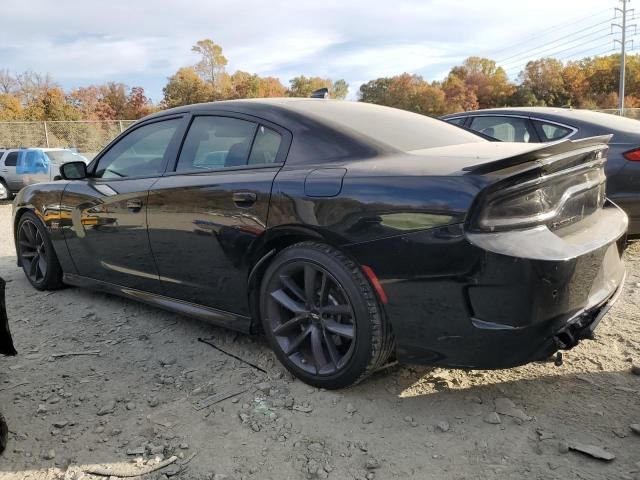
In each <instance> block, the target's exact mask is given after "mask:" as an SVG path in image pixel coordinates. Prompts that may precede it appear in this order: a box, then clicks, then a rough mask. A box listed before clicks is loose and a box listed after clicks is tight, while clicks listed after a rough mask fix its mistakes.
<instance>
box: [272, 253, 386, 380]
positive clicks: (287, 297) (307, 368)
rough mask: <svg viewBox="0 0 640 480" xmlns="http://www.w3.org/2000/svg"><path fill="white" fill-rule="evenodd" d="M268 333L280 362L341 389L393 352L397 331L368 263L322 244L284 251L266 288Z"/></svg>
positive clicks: (303, 375) (302, 375) (301, 375)
mask: <svg viewBox="0 0 640 480" xmlns="http://www.w3.org/2000/svg"><path fill="white" fill-rule="evenodd" d="M261 313H262V321H263V327H264V330H265V333H266V335H267V337H268V339H269V342H270V344H271V347H272V348H273V350H274V351H275V353H276V355H277V356H278V358H279V359H280V361H281V362H282V363H283V364H284V365H285V367H287V369H289V370H290V371H291V372H292V373H293V374H294V375H296V376H297V377H299V378H300V379H302V380H303V381H305V382H307V383H309V384H311V385H314V386H317V387H323V388H341V387H345V386H347V385H350V384H353V383H355V382H357V381H359V380H361V379H362V378H365V377H366V376H367V375H369V374H370V373H372V372H373V371H375V369H376V368H377V367H379V366H381V365H382V364H383V363H384V361H386V359H387V358H388V355H389V352H390V348H389V347H390V342H391V334H390V332H389V331H388V329H387V328H386V326H385V322H384V319H383V313H382V311H381V309H380V307H379V305H378V302H377V299H376V297H375V294H374V292H373V290H372V288H371V285H370V284H369V282H368V280H367V279H366V278H365V276H364V275H363V274H362V271H361V270H360V268H359V267H358V266H357V265H355V263H353V262H352V261H351V260H349V259H347V258H346V257H345V256H344V255H343V254H341V253H340V252H339V251H337V250H335V249H333V248H331V247H329V246H327V245H324V244H321V243H315V242H304V243H301V244H297V245H294V246H292V247H289V248H287V249H285V250H283V251H282V252H281V253H280V254H279V255H278V256H277V257H276V259H275V260H274V261H273V262H272V264H271V265H270V266H269V268H268V269H267V271H266V272H265V276H264V278H263V282H262V289H261Z"/></svg>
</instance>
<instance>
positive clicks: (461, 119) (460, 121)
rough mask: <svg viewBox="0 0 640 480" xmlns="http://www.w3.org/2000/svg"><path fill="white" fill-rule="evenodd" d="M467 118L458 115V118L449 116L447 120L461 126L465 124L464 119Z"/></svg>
mask: <svg viewBox="0 0 640 480" xmlns="http://www.w3.org/2000/svg"><path fill="white" fill-rule="evenodd" d="M465 120H466V119H465V118H464V117H458V118H447V120H446V121H447V122H449V123H452V124H453V125H458V126H459V127H460V126H462V125H463V124H464V121H465Z"/></svg>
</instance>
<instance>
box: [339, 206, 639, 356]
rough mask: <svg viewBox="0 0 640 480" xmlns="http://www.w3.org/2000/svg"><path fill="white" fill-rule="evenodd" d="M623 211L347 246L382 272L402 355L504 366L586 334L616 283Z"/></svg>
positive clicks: (611, 297) (614, 291) (569, 344)
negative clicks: (487, 233)
mask: <svg viewBox="0 0 640 480" xmlns="http://www.w3.org/2000/svg"><path fill="white" fill-rule="evenodd" d="M626 226H627V218H626V216H625V214H624V213H623V212H622V211H621V210H620V209H618V208H617V207H615V206H613V205H609V206H608V208H606V209H605V210H604V212H603V214H602V215H601V216H598V217H596V218H594V222H593V224H586V225H584V224H583V225H581V226H580V228H579V229H578V228H575V227H574V230H573V231H570V230H566V231H564V232H560V233H559V232H554V233H551V232H549V231H548V230H547V233H548V234H549V235H547V236H544V235H541V232H526V231H521V232H519V236H518V235H516V236H511V237H508V238H507V239H506V241H503V240H505V239H497V238H495V239H493V240H495V241H493V240H492V239H491V238H488V237H483V238H478V237H475V238H474V237H473V236H472V235H468V234H465V233H464V231H463V229H462V226H461V225H454V226H449V227H444V228H440V229H433V230H429V231H423V232H416V233H411V234H407V235H404V236H402V237H396V238H392V239H385V240H381V241H378V242H372V243H371V244H364V245H363V244H361V245H357V246H353V247H351V253H352V255H354V256H355V257H356V259H357V260H358V261H359V262H360V263H361V264H364V265H368V266H370V267H371V268H372V269H373V270H374V272H375V273H376V275H377V276H378V278H379V280H380V282H381V284H382V286H383V288H384V290H385V292H386V295H387V297H388V299H389V301H388V304H387V305H386V306H385V309H386V313H387V317H388V318H389V321H390V323H391V326H392V329H393V331H394V335H395V337H396V343H397V352H396V353H397V357H398V360H399V361H402V362H406V363H417V364H429V365H443V366H451V367H465V368H507V367H512V366H516V365H521V364H524V363H527V362H530V361H534V360H540V359H543V358H546V357H548V356H549V355H550V354H551V353H553V352H555V351H556V350H558V349H563V348H564V349H566V348H571V347H573V346H574V345H575V344H576V343H577V341H579V340H581V339H583V338H588V337H589V336H590V335H591V333H592V331H593V329H594V328H595V327H596V325H597V324H598V322H599V321H600V319H601V318H602V317H603V316H604V314H605V313H606V311H607V310H608V309H609V308H610V306H611V305H612V304H613V302H614V301H615V299H616V298H617V294H618V293H619V292H620V290H621V288H622V284H623V281H624V276H625V271H624V265H623V263H622V261H621V255H622V252H623V250H624V247H625V245H626V233H625V232H626Z"/></svg>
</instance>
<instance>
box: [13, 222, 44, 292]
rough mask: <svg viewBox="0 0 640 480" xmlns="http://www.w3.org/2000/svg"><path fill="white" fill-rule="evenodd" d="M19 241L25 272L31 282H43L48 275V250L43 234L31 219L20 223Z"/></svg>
mask: <svg viewBox="0 0 640 480" xmlns="http://www.w3.org/2000/svg"><path fill="white" fill-rule="evenodd" d="M18 242H19V244H20V260H21V261H22V267H23V268H24V273H25V274H26V275H27V278H29V280H31V283H38V282H42V280H43V279H44V278H45V277H46V276H47V269H48V261H47V251H46V247H45V243H44V237H43V235H42V234H41V233H40V231H39V230H38V228H37V227H36V225H35V224H34V223H33V222H32V221H31V220H25V221H24V222H22V223H21V224H20V231H19V232H18Z"/></svg>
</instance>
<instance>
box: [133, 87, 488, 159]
mask: <svg viewBox="0 0 640 480" xmlns="http://www.w3.org/2000/svg"><path fill="white" fill-rule="evenodd" d="M200 112H201V113H203V114H204V113H214V114H215V113H224V112H228V113H234V114H244V115H249V116H253V117H257V118H258V119H261V120H264V121H265V123H268V122H271V123H273V124H275V125H278V126H280V127H283V128H285V129H287V130H289V131H290V132H291V133H292V134H293V136H294V140H293V142H292V147H291V150H290V153H295V154H294V155H291V154H290V155H289V158H290V159H293V160H294V161H295V162H296V163H309V162H313V161H316V160H317V159H320V158H321V159H322V161H323V162H326V161H329V160H330V159H335V160H339V159H345V158H351V159H355V158H367V157H371V156H373V155H376V154H379V153H381V152H395V151H410V150H416V149H422V148H427V147H428V146H433V147H436V146H443V145H446V144H447V143H448V144H459V143H473V142H477V141H485V140H484V139H482V138H480V137H478V136H477V135H475V134H474V133H470V132H466V131H463V130H461V129H459V128H458V127H455V126H453V125H450V124H448V123H446V122H444V121H442V120H439V119H437V118H433V117H428V116H425V115H420V114H417V113H413V112H409V111H406V110H401V109H397V108H391V107H386V106H382V105H374V104H371V103H364V102H355V101H346V100H332V99H317V98H291V97H277V98H258V99H248V100H224V101H220V102H211V103H201V104H194V105H185V106H183V107H176V108H172V109H169V110H164V111H162V112H158V113H156V114H153V115H150V116H148V117H145V118H144V119H142V120H141V122H146V121H149V120H153V119H154V118H158V119H159V118H162V117H166V116H169V115H173V114H187V113H193V114H198V113H200ZM129 128H131V127H129ZM288 163H292V160H288Z"/></svg>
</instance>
